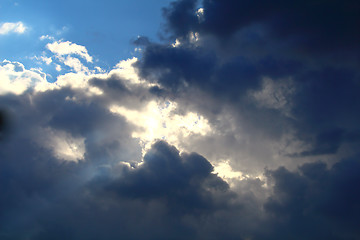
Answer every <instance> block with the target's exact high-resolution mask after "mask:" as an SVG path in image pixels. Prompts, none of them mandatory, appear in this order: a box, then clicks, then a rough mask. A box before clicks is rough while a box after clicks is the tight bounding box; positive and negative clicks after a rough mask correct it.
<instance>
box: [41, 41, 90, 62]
mask: <svg viewBox="0 0 360 240" xmlns="http://www.w3.org/2000/svg"><path fill="white" fill-rule="evenodd" d="M46 47H47V48H48V49H49V50H50V51H51V52H53V53H55V54H56V55H58V56H64V55H71V54H74V55H78V56H80V57H82V58H83V59H85V60H86V61H87V62H92V61H93V58H92V56H90V55H89V53H88V51H87V49H86V48H85V47H84V46H81V45H78V44H76V43H72V42H69V41H65V42H63V41H55V42H53V43H48V44H47V45H46Z"/></svg>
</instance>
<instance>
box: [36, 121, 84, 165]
mask: <svg viewBox="0 0 360 240" xmlns="http://www.w3.org/2000/svg"><path fill="white" fill-rule="evenodd" d="M39 136H40V138H39V139H38V143H39V144H40V145H42V146H44V147H45V148H47V149H49V150H50V151H51V152H52V153H53V155H54V157H56V158H57V159H60V160H64V161H74V162H77V161H79V160H83V159H84V154H85V139H84V138H81V137H73V136H72V135H71V134H70V133H67V132H64V131H59V130H55V129H51V128H44V129H40V130H39Z"/></svg>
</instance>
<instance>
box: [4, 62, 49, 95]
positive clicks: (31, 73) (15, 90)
mask: <svg viewBox="0 0 360 240" xmlns="http://www.w3.org/2000/svg"><path fill="white" fill-rule="evenodd" d="M43 82H46V74H45V73H43V72H41V71H40V70H36V69H30V70H26V69H25V67H24V65H23V64H21V63H19V62H11V61H8V60H4V61H3V62H2V63H0V83H1V89H0V95H4V94H8V93H12V94H17V95H19V94H22V93H24V92H25V91H26V90H28V89H29V88H31V87H32V86H34V85H35V84H36V83H43Z"/></svg>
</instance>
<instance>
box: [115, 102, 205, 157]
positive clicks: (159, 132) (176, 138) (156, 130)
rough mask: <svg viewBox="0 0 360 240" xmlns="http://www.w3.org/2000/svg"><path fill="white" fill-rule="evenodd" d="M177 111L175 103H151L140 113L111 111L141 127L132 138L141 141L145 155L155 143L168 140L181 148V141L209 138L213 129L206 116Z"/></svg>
mask: <svg viewBox="0 0 360 240" xmlns="http://www.w3.org/2000/svg"><path fill="white" fill-rule="evenodd" d="M176 108H177V104H176V103H174V102H169V101H166V102H156V101H151V102H149V103H148V105H147V106H146V107H145V108H144V109H143V110H141V111H138V110H131V109H127V108H125V107H123V106H115V105H114V106H111V107H110V109H109V110H110V111H111V112H112V113H115V114H119V115H121V116H123V117H125V118H126V119H127V121H129V122H130V123H132V124H134V125H135V126H137V127H138V129H136V130H135V131H134V132H133V133H132V137H134V138H138V139H139V140H140V144H141V145H142V147H143V153H144V152H146V151H147V150H148V149H150V147H151V144H152V143H153V142H154V141H156V140H160V139H162V140H166V141H167V142H169V143H170V144H173V145H177V146H178V145H179V142H180V140H181V139H183V138H186V137H189V136H190V135H192V134H200V135H207V134H208V133H210V132H211V128H210V125H209V123H208V121H207V119H205V118H204V117H203V116H200V115H198V114H196V113H193V112H189V113H187V114H186V115H180V114H176V113H175V110H176Z"/></svg>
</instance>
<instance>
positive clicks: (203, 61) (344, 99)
mask: <svg viewBox="0 0 360 240" xmlns="http://www.w3.org/2000/svg"><path fill="white" fill-rule="evenodd" d="M200 5H202V7H203V9H204V12H203V13H196V10H197V7H198V4H197V1H189V0H186V1H185V0H184V1H175V2H173V3H172V4H171V5H170V6H169V7H168V8H165V9H164V16H165V18H166V31H167V32H169V33H170V35H171V36H172V38H171V40H172V41H173V40H174V38H178V39H179V40H180V43H181V44H180V45H178V46H177V47H173V46H172V45H171V44H170V43H165V44H155V43H152V44H150V45H148V46H147V47H146V48H145V50H144V52H143V57H142V58H141V59H140V61H139V62H138V63H137V64H136V67H137V68H138V69H139V73H140V75H141V76H142V77H143V78H145V79H147V80H149V81H153V82H158V83H160V85H161V86H162V88H163V89H162V90H161V91H159V90H160V89H161V88H159V89H157V91H155V92H154V93H155V94H157V93H160V92H161V95H162V96H164V95H166V94H165V93H164V90H165V91H166V89H168V90H169V91H170V92H171V93H169V94H168V96H171V97H172V98H175V99H176V101H178V102H184V104H183V105H184V106H185V108H190V107H191V106H192V107H193V108H194V109H196V111H200V112H202V113H203V114H205V115H206V116H207V117H208V118H209V119H210V120H211V119H213V118H214V114H213V113H215V114H216V113H218V112H219V109H222V108H223V107H224V106H226V105H227V106H228V105H230V106H232V108H233V111H234V117H236V115H238V114H240V115H241V116H240V117H239V119H241V120H239V121H242V124H244V125H245V126H247V127H246V128H249V129H250V128H254V129H256V128H259V127H260V128H261V129H262V131H263V132H264V133H266V132H269V133H271V135H272V136H281V134H282V133H281V134H280V135H279V134H275V133H274V131H273V130H274V128H273V127H271V126H268V125H267V124H264V123H265V122H263V123H261V122H259V120H257V119H258V118H259V117H260V116H261V119H271V122H273V123H275V125H276V122H278V123H281V125H283V126H284V130H285V132H286V131H287V130H289V129H286V128H288V127H289V126H291V127H290V128H291V129H292V130H293V131H295V136H296V138H297V139H298V140H300V141H303V142H306V143H307V144H308V147H307V148H308V149H306V150H303V151H301V152H289V153H288V156H313V155H323V154H335V153H337V152H338V149H340V147H341V145H342V144H343V143H344V139H343V138H342V137H341V136H340V135H341V134H340V135H339V134H338V135H336V134H335V135H336V136H335V135H332V134H330V135H329V138H327V137H324V136H327V132H334V131H336V129H340V131H344V132H346V133H347V134H351V132H353V131H358V130H359V129H358V126H357V122H359V120H360V115H359V111H358V109H360V97H359V94H358V93H359V92H360V86H359V84H358V83H359V79H360V72H359V70H358V69H359V59H358V52H359V47H358V44H357V43H358V42H359V39H360V35H359V31H358V30H357V28H358V25H359V21H360V18H359V14H357V13H358V12H359V8H360V6H359V4H358V3H357V1H346V2H344V1H316V2H314V1H301V2H288V1H271V2H269V1H261V0H259V1H232V0H229V1H216V0H212V1H207V0H205V1H203V2H202V3H201V4H200ZM197 14H200V15H201V14H203V16H199V17H198V16H197ZM199 18H200V19H199ZM194 32H197V33H198V34H199V35H198V40H194V39H192V40H191V38H192V36H193V34H194ZM340 59H341V60H340ZM264 78H270V79H272V80H273V81H274V82H275V83H276V82H280V81H286V82H287V84H288V85H292V86H293V94H291V96H290V95H289V96H286V98H284V99H283V100H282V101H283V102H281V103H280V104H282V107H272V106H270V108H272V109H271V110H270V109H268V110H266V109H259V106H257V105H256V104H253V102H251V101H249V99H248V96H247V94H248V93H249V91H261V87H262V86H261V84H262V81H263V79H264ZM284 79H287V80H284ZM194 89H198V90H194ZM154 90H156V89H154ZM197 91H198V92H202V93H205V95H207V96H208V97H206V98H204V99H203V102H201V100H199V99H197V96H198V95H199V94H198V92H197ZM291 91H292V90H291ZM174 93H175V94H174ZM268 94H269V97H272V98H273V101H277V102H278V103H279V101H280V100H281V99H280V100H279V98H278V96H277V95H278V94H276V93H268ZM207 98H210V99H213V101H212V100H209V99H207ZM211 101H212V103H213V106H212V107H211V108H213V109H212V110H211V109H210V111H208V112H207V113H206V112H204V109H205V108H204V105H206V103H205V102H211ZM264 101H270V100H264ZM285 104H287V105H286V106H285ZM283 107H287V110H286V111H287V113H286V114H285V115H284V112H282V111H283V109H284V108H283ZM254 123H256V124H254ZM261 125H263V126H261ZM276 129H277V131H279V128H276ZM280 131H281V130H280ZM279 133H280V132H279ZM324 138H326V139H324ZM304 145H306V144H304ZM309 145H311V146H309Z"/></svg>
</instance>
